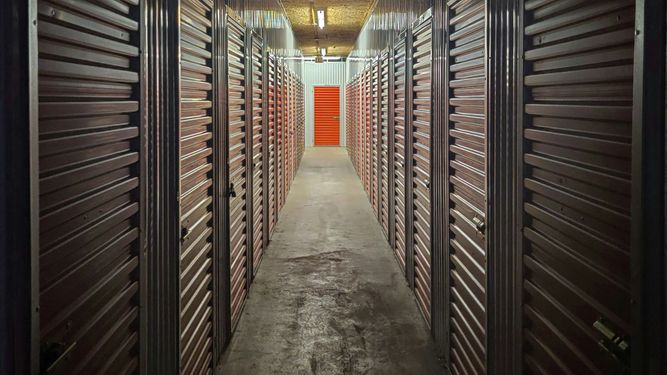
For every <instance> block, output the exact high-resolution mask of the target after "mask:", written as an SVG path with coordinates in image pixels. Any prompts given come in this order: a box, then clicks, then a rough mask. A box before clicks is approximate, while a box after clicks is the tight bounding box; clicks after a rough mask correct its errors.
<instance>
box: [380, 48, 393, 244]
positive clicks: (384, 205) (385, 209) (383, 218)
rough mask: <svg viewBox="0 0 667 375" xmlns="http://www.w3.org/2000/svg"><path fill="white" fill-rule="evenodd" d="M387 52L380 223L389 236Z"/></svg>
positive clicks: (382, 90) (382, 99)
mask: <svg viewBox="0 0 667 375" xmlns="http://www.w3.org/2000/svg"><path fill="white" fill-rule="evenodd" d="M389 85H390V82H389V54H388V53H385V54H383V55H382V57H381V59H380V224H381V225H382V230H383V231H384V235H385V237H386V238H387V239H388V238H389V199H390V196H389V190H390V189H389V173H390V169H389V168H390V164H389V157H390V156H391V155H392V153H390V150H389Z"/></svg>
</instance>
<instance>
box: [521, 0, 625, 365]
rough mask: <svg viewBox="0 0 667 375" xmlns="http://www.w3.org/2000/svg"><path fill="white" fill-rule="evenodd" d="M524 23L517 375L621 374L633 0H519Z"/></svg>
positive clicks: (623, 335) (623, 346)
mask: <svg viewBox="0 0 667 375" xmlns="http://www.w3.org/2000/svg"><path fill="white" fill-rule="evenodd" d="M523 16H524V19H525V29H524V32H525V38H524V44H523V45H524V54H523V57H524V60H525V66H524V71H525V76H524V77H523V82H524V86H525V95H526V96H525V98H524V103H525V106H524V126H523V129H524V130H523V133H522V139H523V144H524V149H523V152H524V154H523V163H524V164H523V180H522V181H521V182H522V185H521V187H522V193H523V197H524V204H523V228H522V229H523V230H522V233H523V240H524V244H523V246H524V247H523V248H524V250H523V254H522V255H523V257H522V260H523V282H522V286H523V300H524V306H523V310H522V311H523V322H524V331H523V336H522V337H523V339H524V341H523V345H524V356H523V359H524V361H523V364H524V370H525V372H526V373H552V374H555V373H558V374H562V373H588V374H617V373H621V372H622V371H623V370H624V368H625V367H626V366H629V363H628V359H629V358H628V357H629V350H630V349H629V347H627V346H628V345H629V341H630V336H631V335H632V331H631V327H632V324H631V297H632V295H631V284H630V280H631V275H630V263H631V262H630V201H631V175H630V171H631V144H632V138H631V130H632V84H633V42H634V38H635V35H634V19H635V11H634V1H593V2H591V1H569V2H566V1H557V2H544V3H543V2H526V4H525V8H524V14H523ZM613 335H616V336H618V337H619V340H618V341H617V342H616V343H611V340H610V337H608V336H613ZM612 353H614V355H612ZM614 356H615V357H616V358H617V359H614Z"/></svg>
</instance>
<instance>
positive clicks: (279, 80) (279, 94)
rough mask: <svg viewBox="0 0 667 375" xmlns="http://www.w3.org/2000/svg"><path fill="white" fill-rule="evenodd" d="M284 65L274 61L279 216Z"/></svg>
mask: <svg viewBox="0 0 667 375" xmlns="http://www.w3.org/2000/svg"><path fill="white" fill-rule="evenodd" d="M284 98H285V85H284V65H283V63H282V61H281V60H276V171H275V173H276V193H277V194H276V213H277V215H278V216H280V211H281V210H282V208H283V202H284V200H283V199H284V196H285V157H284V152H285V150H284V142H285V141H284V125H285V124H284V108H283V106H284Z"/></svg>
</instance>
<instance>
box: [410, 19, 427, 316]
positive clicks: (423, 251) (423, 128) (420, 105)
mask: <svg viewBox="0 0 667 375" xmlns="http://www.w3.org/2000/svg"><path fill="white" fill-rule="evenodd" d="M423 17H425V18H422V19H420V20H419V21H418V22H419V24H418V25H417V26H416V27H415V28H414V30H413V42H412V99H411V100H412V103H411V105H412V123H411V131H412V150H411V152H410V154H411V158H412V161H411V162H412V176H411V179H412V181H411V183H412V207H413V212H412V215H413V217H412V228H413V229H412V231H413V235H412V237H413V243H412V247H413V249H414V278H415V294H416V295H417V301H418V302H419V307H420V308H421V310H422V313H423V314H424V317H425V318H426V321H427V322H428V323H429V324H430V321H431V98H432V96H431V71H432V69H431V33H432V31H431V30H432V27H431V15H430V12H429V13H427V14H425V15H424V16H423Z"/></svg>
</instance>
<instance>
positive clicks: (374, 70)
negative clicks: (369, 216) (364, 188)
mask: <svg viewBox="0 0 667 375" xmlns="http://www.w3.org/2000/svg"><path fill="white" fill-rule="evenodd" d="M379 85H380V65H379V64H378V62H373V64H372V65H371V92H370V94H371V95H369V97H370V99H371V105H370V115H371V203H372V205H373V210H374V211H375V217H376V218H379V212H380V196H379V187H380V174H379V172H380V170H379V168H380V160H379V156H380V152H379V148H380V137H379V131H380V108H379V102H378V98H379Z"/></svg>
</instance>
